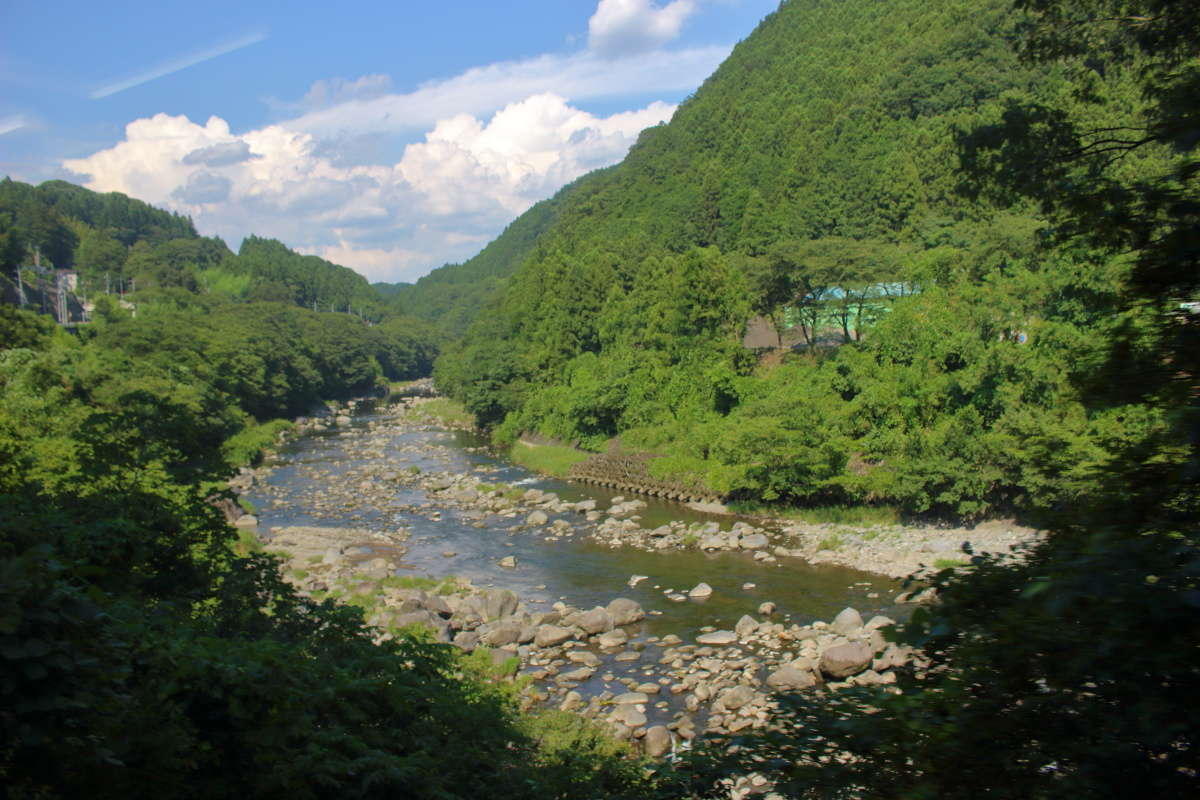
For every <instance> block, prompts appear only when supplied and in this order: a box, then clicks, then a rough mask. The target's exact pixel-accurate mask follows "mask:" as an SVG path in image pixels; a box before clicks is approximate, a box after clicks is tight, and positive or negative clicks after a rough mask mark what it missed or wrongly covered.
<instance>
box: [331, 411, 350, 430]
mask: <svg viewBox="0 0 1200 800" xmlns="http://www.w3.org/2000/svg"><path fill="white" fill-rule="evenodd" d="M333 421H334V422H335V423H337V424H338V425H340V426H341V427H343V428H344V427H346V426H347V425H349V424H350V422H351V420H350V418H349V417H347V416H346V415H345V414H340V415H338V416H337V417H334V420H333Z"/></svg>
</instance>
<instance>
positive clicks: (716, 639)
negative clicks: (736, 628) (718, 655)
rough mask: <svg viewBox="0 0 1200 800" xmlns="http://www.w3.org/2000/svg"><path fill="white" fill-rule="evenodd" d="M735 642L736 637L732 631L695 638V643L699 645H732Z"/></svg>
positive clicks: (717, 632)
mask: <svg viewBox="0 0 1200 800" xmlns="http://www.w3.org/2000/svg"><path fill="white" fill-rule="evenodd" d="M737 640H738V636H737V634H736V633H734V632H733V631H712V632H711V633H702V634H700V635H699V636H697V637H696V641H697V642H699V643H700V644H715V645H726V644H733V643H734V642H736V641H737Z"/></svg>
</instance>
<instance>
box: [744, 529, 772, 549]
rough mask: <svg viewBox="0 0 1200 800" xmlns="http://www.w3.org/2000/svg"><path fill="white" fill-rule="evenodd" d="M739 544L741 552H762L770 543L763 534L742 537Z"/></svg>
mask: <svg viewBox="0 0 1200 800" xmlns="http://www.w3.org/2000/svg"><path fill="white" fill-rule="evenodd" d="M740 544H741V547H742V549H743V550H762V549H763V548H764V547H766V546H767V545H769V544H770V542H769V541H768V540H767V537H766V535H765V534H762V533H752V534H750V535H749V536H743V537H742V540H741V543H740Z"/></svg>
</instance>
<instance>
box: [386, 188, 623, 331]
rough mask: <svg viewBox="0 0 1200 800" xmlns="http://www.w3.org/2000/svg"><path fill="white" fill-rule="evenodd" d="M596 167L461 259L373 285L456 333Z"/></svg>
mask: <svg viewBox="0 0 1200 800" xmlns="http://www.w3.org/2000/svg"><path fill="white" fill-rule="evenodd" d="M602 172H603V171H599V172H594V173H591V174H589V175H587V176H584V177H583V178H580V179H579V180H577V181H575V182H574V183H572V184H570V185H568V186H566V187H564V188H563V189H560V190H559V192H558V193H557V194H556V195H555V196H554V197H552V198H550V199H549V200H543V201H542V202H540V203H537V204H535V205H534V206H533V207H532V208H530V209H529V210H528V211H526V212H525V213H524V214H522V215H521V216H519V217H517V219H516V220H514V221H513V222H512V224H510V225H509V226H508V227H507V228H505V229H504V232H503V233H501V234H500V235H499V236H498V237H496V238H495V239H494V240H492V242H491V243H490V244H488V246H487V247H485V248H483V250H481V251H480V252H479V253H478V254H477V255H475V256H474V257H473V258H470V259H468V260H467V261H464V262H463V263H462V264H447V265H446V266H444V267H439V268H438V269H435V270H434V271H433V272H431V273H429V274H428V275H426V276H424V277H423V278H421V279H419V280H418V281H417V282H416V283H415V284H385V283H377V284H374V286H375V288H376V290H378V291H379V292H380V293H381V294H382V295H383V296H384V297H385V298H386V299H388V300H389V301H390V302H395V303H397V304H398V305H399V308H400V310H401V311H403V312H404V313H408V314H411V315H412V316H415V317H419V318H421V319H426V320H429V321H430V322H433V323H435V324H436V325H437V326H438V329H439V330H440V331H441V332H442V333H443V334H444V335H445V336H447V337H449V338H451V339H458V338H460V337H462V336H463V334H464V333H466V330H467V328H468V327H469V326H470V324H471V323H472V322H474V320H475V318H476V317H477V316H478V315H479V313H480V311H481V310H482V309H483V308H484V306H485V305H487V303H488V302H489V300H490V299H491V298H493V297H494V296H495V295H496V294H497V292H498V291H499V290H500V289H501V288H502V287H503V286H504V285H505V280H506V279H507V278H508V277H509V276H510V275H512V274H513V272H515V271H516V269H517V267H518V266H519V265H520V264H521V262H522V261H524V260H525V258H526V257H527V256H528V255H529V253H530V252H531V251H532V250H533V246H534V243H535V242H536V241H537V240H538V237H539V236H541V235H542V233H543V232H545V231H546V230H547V229H548V228H549V227H550V226H551V225H552V224H553V223H554V222H555V221H556V220H557V219H558V215H559V212H560V211H561V209H562V207H563V203H564V200H565V198H567V197H568V196H570V194H571V193H572V192H573V191H575V190H576V188H577V187H578V186H580V185H581V184H582V183H583V182H584V181H587V180H594V179H595V178H596V177H598V176H599V175H601V174H602Z"/></svg>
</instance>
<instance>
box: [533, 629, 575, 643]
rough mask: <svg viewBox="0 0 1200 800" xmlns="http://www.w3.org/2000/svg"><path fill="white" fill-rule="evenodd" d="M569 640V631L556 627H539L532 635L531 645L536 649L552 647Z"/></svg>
mask: <svg viewBox="0 0 1200 800" xmlns="http://www.w3.org/2000/svg"><path fill="white" fill-rule="evenodd" d="M570 638H571V631H570V630H568V629H567V628H560V627H559V626H557V625H539V626H538V629H537V632H536V633H535V634H534V635H533V643H534V644H535V645H537V646H538V647H554V646H555V645H558V644H562V643H563V642H565V641H566V640H567V639H570Z"/></svg>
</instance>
